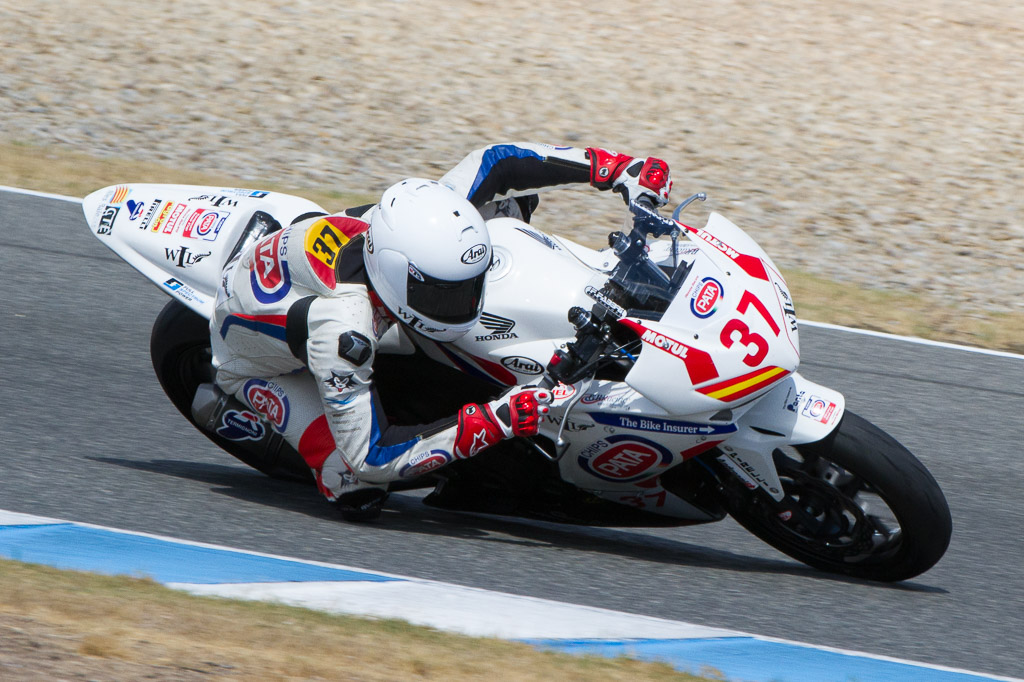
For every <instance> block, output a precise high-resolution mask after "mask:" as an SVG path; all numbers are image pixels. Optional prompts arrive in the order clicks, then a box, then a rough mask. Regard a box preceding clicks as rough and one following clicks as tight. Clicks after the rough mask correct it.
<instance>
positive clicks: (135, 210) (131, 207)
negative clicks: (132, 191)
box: [126, 199, 146, 220]
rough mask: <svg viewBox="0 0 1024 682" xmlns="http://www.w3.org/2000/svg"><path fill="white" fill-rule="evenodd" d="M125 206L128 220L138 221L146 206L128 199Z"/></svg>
mask: <svg viewBox="0 0 1024 682" xmlns="http://www.w3.org/2000/svg"><path fill="white" fill-rule="evenodd" d="M126 206H127V207H128V220H138V218H139V216H140V215H142V209H144V208H145V207H146V204H145V203H143V202H141V201H135V200H134V199H129V200H128V203H127V204H126Z"/></svg>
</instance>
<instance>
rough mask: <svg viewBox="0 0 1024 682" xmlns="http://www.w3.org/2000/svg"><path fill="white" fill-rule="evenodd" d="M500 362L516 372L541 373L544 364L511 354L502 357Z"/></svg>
mask: <svg viewBox="0 0 1024 682" xmlns="http://www.w3.org/2000/svg"><path fill="white" fill-rule="evenodd" d="M501 364H502V365H503V366H504V367H505V368H506V369H510V370H512V371H513V372H518V373H519V374H542V373H543V372H544V365H542V364H540V363H539V362H534V361H533V360H531V359H530V358H527V357H523V356H522V355H511V356H509V357H507V358H502V359H501Z"/></svg>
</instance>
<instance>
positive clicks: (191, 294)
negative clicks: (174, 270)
mask: <svg viewBox="0 0 1024 682" xmlns="http://www.w3.org/2000/svg"><path fill="white" fill-rule="evenodd" d="M164 286H165V287H167V288H168V289H170V290H171V291H173V292H174V295H175V296H177V297H178V298H180V299H182V300H184V301H191V302H192V303H203V302H204V300H205V299H203V297H202V296H200V295H199V293H198V292H197V291H196V290H195V289H193V288H191V287H189V286H187V285H186V284H185V283H184V282H182V281H181V280H179V279H174V278H173V277H172V278H171V279H169V280H167V281H166V282H164Z"/></svg>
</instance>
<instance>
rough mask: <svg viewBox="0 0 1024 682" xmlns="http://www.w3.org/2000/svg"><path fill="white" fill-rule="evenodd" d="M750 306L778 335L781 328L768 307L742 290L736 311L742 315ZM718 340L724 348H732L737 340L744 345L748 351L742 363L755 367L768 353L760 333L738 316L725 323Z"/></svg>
mask: <svg viewBox="0 0 1024 682" xmlns="http://www.w3.org/2000/svg"><path fill="white" fill-rule="evenodd" d="M751 306H753V307H754V309H755V310H757V312H758V313H759V314H760V315H761V317H762V318H764V320H765V322H767V323H768V326H769V327H771V330H772V333H773V334H775V336H778V335H779V332H781V331H782V330H781V329H780V328H779V324H778V323H777V322H776V321H775V320H774V318H772V315H771V313H769V312H768V308H766V307H765V305H764V303H762V302H761V300H760V299H759V298H757V297H756V296H754V295H753V294H752V293H750V292H749V291H744V292H743V296H741V297H740V302H739V303H738V304H737V305H736V311H737V312H738V313H739V314H740V315H744V314H747V312H748V310H749V309H750V307H751ZM719 340H720V341H721V342H722V345H723V346H725V347H726V348H732V346H733V344H735V343H736V342H737V341H738V342H739V343H741V344H743V345H744V346H746V347H747V350H748V351H749V353H748V354H747V356H746V357H744V358H743V364H745V365H748V366H750V367H757V366H758V365H760V364H761V362H762V361H763V360H764V359H765V356H767V355H768V341H767V340H766V339H765V338H764V337H763V336H761V335H760V334H758V333H756V332H752V331H750V327H748V326H747V323H746V322H744V321H743V320H742V319H740V318H738V317H736V318H733V319H731V320H729V321H728V322H726V323H725V326H724V327H723V328H722V335H721V336H720V337H719Z"/></svg>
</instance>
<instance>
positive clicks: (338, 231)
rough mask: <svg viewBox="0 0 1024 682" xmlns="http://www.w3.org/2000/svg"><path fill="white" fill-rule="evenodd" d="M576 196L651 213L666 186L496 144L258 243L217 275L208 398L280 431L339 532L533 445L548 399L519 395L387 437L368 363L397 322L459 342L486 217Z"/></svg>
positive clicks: (474, 310) (571, 157)
mask: <svg viewBox="0 0 1024 682" xmlns="http://www.w3.org/2000/svg"><path fill="white" fill-rule="evenodd" d="M584 182H586V183H589V184H590V185H592V186H594V187H597V188H598V189H601V190H607V189H611V190H613V191H614V192H616V193H619V194H621V195H622V197H623V199H624V200H625V201H626V202H627V203H628V202H629V201H631V200H638V199H646V200H647V201H649V202H650V203H653V204H655V205H658V206H660V205H664V204H665V203H667V201H668V195H669V191H670V189H671V185H672V181H671V177H670V174H669V168H668V165H667V164H666V163H665V162H664V161H662V160H660V159H657V158H634V157H631V156H628V155H625V154H618V153H616V152H612V151H608V150H605V149H600V148H594V147H591V148H586V149H581V148H575V147H552V146H549V145H541V144H533V143H514V144H497V145H490V146H488V147H484V148H482V149H478V150H476V151H474V152H471V153H470V154H469V155H468V156H466V157H465V158H464V159H463V160H462V161H461V162H460V163H459V164H458V165H456V166H455V167H454V168H453V169H452V170H451V171H449V172H448V173H447V174H446V175H445V176H444V177H442V178H441V180H440V182H438V181H433V180H425V179H420V178H409V179H406V180H403V181H402V182H399V183H397V184H395V185H393V186H392V187H390V188H388V189H387V190H386V191H385V192H384V194H383V196H382V197H381V200H380V202H379V203H377V204H376V205H373V206H370V207H360V208H358V209H349V210H348V211H346V212H343V213H338V214H333V215H316V216H312V217H308V218H306V219H304V220H300V221H298V222H296V223H294V224H292V225H290V226H287V227H285V228H284V229H281V230H278V231H276V232H273V233H271V234H269V235H267V236H266V237H264V238H263V239H261V240H259V241H257V242H256V243H255V244H253V245H252V246H250V247H248V248H246V249H244V250H243V251H242V252H241V253H240V254H239V255H238V256H237V257H236V258H234V259H233V260H232V261H231V262H229V263H228V264H227V266H226V267H225V269H224V272H223V278H222V283H221V286H220V288H219V289H218V298H217V304H216V309H215V311H214V314H213V317H212V318H211V322H210V331H211V340H212V351H213V365H214V367H215V368H216V370H217V375H216V381H217V384H218V385H219V387H220V388H221V389H222V390H224V391H225V392H226V393H228V394H230V395H234V396H236V397H237V398H238V399H239V400H241V401H242V402H243V403H245V404H246V405H248V406H249V407H250V408H251V409H252V410H253V411H255V412H256V413H258V414H259V415H261V416H262V417H263V418H264V419H266V420H267V421H268V422H269V423H270V424H271V425H272V426H273V428H274V429H275V430H277V431H278V432H279V433H281V435H282V436H283V437H284V439H285V440H286V441H287V442H288V443H289V444H290V445H292V447H294V448H295V449H296V450H297V451H298V452H299V454H300V455H302V457H303V459H304V460H305V461H306V463H307V465H308V466H309V467H310V469H311V470H312V471H313V473H314V475H315V478H316V483H317V487H318V489H319V490H320V492H321V493H322V494H323V495H324V497H325V498H326V499H327V500H329V501H331V502H333V503H335V504H337V506H338V507H339V508H340V510H341V512H342V516H343V517H344V518H345V519H346V520H352V521H358V520H367V519H372V518H375V517H376V516H378V515H379V514H380V510H381V506H382V504H383V502H384V500H385V499H386V496H387V488H388V484H389V483H390V482H392V481H396V480H399V479H402V478H412V477H415V476H418V475H421V474H423V473H426V472H428V471H431V470H433V469H436V468H437V467H439V466H444V465H445V464H448V463H450V462H452V461H453V460H455V459H463V458H467V457H472V456H474V455H476V454H478V453H479V452H481V451H483V450H484V449H486V448H488V447H491V446H493V445H495V444H497V443H498V442H500V441H502V440H504V439H507V438H513V437H517V436H532V435H535V434H536V433H537V430H538V424H539V415H541V414H544V413H546V412H547V407H546V405H547V404H548V403H549V402H550V401H551V393H550V392H549V391H546V390H543V389H539V388H536V387H531V386H518V387H514V388H512V389H511V390H509V391H508V392H506V393H505V394H504V395H502V396H501V397H499V398H497V399H496V400H493V401H490V402H488V403H484V404H476V403H470V404H466V405H464V406H463V407H462V408H461V409H460V410H459V411H458V413H457V414H456V415H454V416H452V417H450V418H447V419H442V420H439V421H437V422H434V423H432V424H424V425H415V426H408V425H393V424H389V423H388V420H387V418H386V417H385V416H384V414H383V411H382V409H381V407H380V400H379V397H378V396H377V395H376V393H377V391H376V387H375V386H374V381H373V363H374V357H375V354H376V352H377V348H378V342H379V341H380V339H381V337H382V336H383V335H384V333H385V332H386V331H387V329H388V328H389V327H390V326H392V325H394V324H396V323H397V324H401V325H402V326H403V327H404V328H405V330H406V331H408V332H409V333H410V334H411V335H421V336H423V337H426V338H427V339H431V340H433V341H437V342H441V343H446V342H452V341H455V340H457V339H458V338H460V337H461V336H463V335H464V334H465V333H467V332H468V331H469V330H470V329H472V328H473V327H474V326H475V325H476V324H477V322H478V321H479V320H480V317H481V314H482V312H483V301H484V295H485V288H486V276H487V271H488V268H489V267H490V263H491V243H490V237H489V235H488V232H487V225H486V222H485V218H491V217H494V216H499V215H502V216H512V217H518V218H521V219H523V220H527V221H528V220H529V218H530V215H531V214H532V212H533V211H534V210H535V208H536V206H537V203H538V201H537V192H538V191H545V190H550V189H554V188H557V187H562V186H567V185H571V184H576V183H584ZM411 388H413V389H414V390H416V389H419V390H428V387H416V386H412V387H411Z"/></svg>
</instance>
